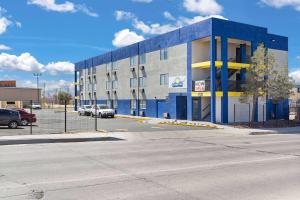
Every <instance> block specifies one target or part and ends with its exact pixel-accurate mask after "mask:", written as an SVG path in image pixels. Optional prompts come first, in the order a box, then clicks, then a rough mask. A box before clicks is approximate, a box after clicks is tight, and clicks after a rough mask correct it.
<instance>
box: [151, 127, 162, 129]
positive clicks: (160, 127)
mask: <svg viewBox="0 0 300 200" xmlns="http://www.w3.org/2000/svg"><path fill="white" fill-rule="evenodd" d="M151 128H153V129H164V128H163V127H160V126H152V127H151Z"/></svg>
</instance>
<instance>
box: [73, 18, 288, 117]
mask: <svg viewBox="0 0 300 200" xmlns="http://www.w3.org/2000/svg"><path fill="white" fill-rule="evenodd" d="M260 43H264V45H265V46H266V47H267V48H268V50H269V51H270V52H272V53H273V54H274V55H275V59H276V65H277V67H287V66H288V38H287V37H284V36H280V35H275V34H271V33H269V32H268V29H267V28H263V27H258V26H253V25H248V24H242V23H237V22H232V21H227V20H222V19H217V18H210V19H207V20H204V21H201V22H199V23H195V24H192V25H189V26H186V27H182V28H180V29H177V30H174V31H172V32H169V33H165V34H162V35H159V36H157V37H154V38H151V39H147V40H144V41H141V42H139V43H136V44H133V45H130V46H126V47H123V48H120V49H117V50H114V51H111V52H108V53H106V54H103V55H100V56H96V57H92V58H89V59H86V60H84V61H81V62H78V63H76V64H75V83H76V84H75V96H76V106H78V105H83V104H94V103H95V101H97V103H98V104H108V105H109V106H111V107H112V108H114V109H116V112H117V113H118V114H126V115H140V116H149V117H159V118H162V117H166V116H168V117H169V118H172V119H188V120H196V121H211V122H214V123H230V122H233V121H236V122H243V121H248V120H249V117H251V112H249V109H251V107H252V104H251V103H250V104H243V103H241V102H240V101H239V98H240V96H241V94H242V91H241V83H242V82H243V81H244V80H245V77H246V74H247V68H249V67H250V64H249V63H250V57H251V55H252V54H253V52H254V51H255V50H256V48H257V46H258V45H259V44H260ZM257 108H258V109H257V111H256V113H255V118H256V119H257V121H262V120H264V119H265V120H266V119H270V118H288V100H287V101H283V102H281V103H280V104H277V105H273V104H272V102H271V101H270V100H269V99H267V97H265V98H261V99H259V101H258V106H257ZM274 110H276V113H277V114H276V115H275V116H274ZM249 113H250V115H249Z"/></svg>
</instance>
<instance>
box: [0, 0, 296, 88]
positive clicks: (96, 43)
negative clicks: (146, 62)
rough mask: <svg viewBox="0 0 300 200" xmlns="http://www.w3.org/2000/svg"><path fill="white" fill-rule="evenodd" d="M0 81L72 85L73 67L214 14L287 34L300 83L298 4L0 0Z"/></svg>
mask: <svg viewBox="0 0 300 200" xmlns="http://www.w3.org/2000/svg"><path fill="white" fill-rule="evenodd" d="M0 7H1V9H0V79H17V81H18V83H19V84H18V85H19V86H33V85H34V79H33V76H32V73H33V71H42V72H43V75H42V82H43V81H44V82H46V83H47V86H48V87H49V90H51V89H54V88H56V87H66V85H68V84H70V83H71V82H72V81H73V75H72V67H73V65H72V63H74V62H77V61H80V60H82V59H85V58H88V57H91V56H95V55H99V54H102V53H104V52H106V51H109V50H112V49H115V48H117V47H120V46H124V45H126V44H130V43H132V42H136V41H139V40H142V39H145V38H150V37H153V36H155V35H156V34H159V33H163V32H166V31H169V30H172V29H174V28H177V27H180V26H182V25H186V24H189V23H192V22H196V21H199V20H202V19H204V18H205V17H208V16H211V15H215V16H217V17H221V18H227V19H229V20H233V21H238V22H243V23H249V24H253V25H258V26H263V27H267V28H269V32H271V33H275V34H279V35H284V36H288V37H289V68H290V72H291V73H292V74H293V76H294V78H296V79H297V80H298V81H300V40H299V39H298V38H299V35H300V28H299V25H300V0H292V1H291V0H110V1H108V0H84V1H83V0H69V1H65V0H56V1H55V0H0Z"/></svg>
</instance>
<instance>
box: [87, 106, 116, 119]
mask: <svg viewBox="0 0 300 200" xmlns="http://www.w3.org/2000/svg"><path fill="white" fill-rule="evenodd" d="M91 115H92V117H101V118H103V117H111V118H114V117H115V111H114V110H113V109H110V108H109V107H108V106H107V105H105V104H103V105H96V106H95V105H94V106H92V108H91Z"/></svg>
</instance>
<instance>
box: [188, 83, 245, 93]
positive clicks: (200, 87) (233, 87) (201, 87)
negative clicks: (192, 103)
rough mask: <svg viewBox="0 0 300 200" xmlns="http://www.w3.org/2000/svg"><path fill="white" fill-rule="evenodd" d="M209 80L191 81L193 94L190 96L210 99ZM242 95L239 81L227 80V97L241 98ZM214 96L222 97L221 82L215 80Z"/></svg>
mask: <svg viewBox="0 0 300 200" xmlns="http://www.w3.org/2000/svg"><path fill="white" fill-rule="evenodd" d="M210 87H211V85H210V80H201V81H193V92H192V96H194V97H199V96H204V97H210V96H211V92H210ZM242 93H243V89H242V83H241V81H239V80H238V81H236V80H228V96H241V95H242ZM216 96H223V92H222V82H221V80H219V79H218V80H216Z"/></svg>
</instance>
